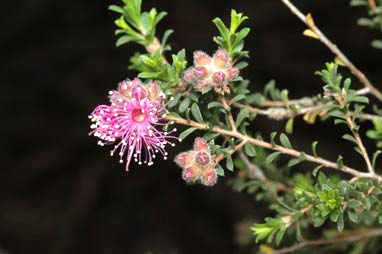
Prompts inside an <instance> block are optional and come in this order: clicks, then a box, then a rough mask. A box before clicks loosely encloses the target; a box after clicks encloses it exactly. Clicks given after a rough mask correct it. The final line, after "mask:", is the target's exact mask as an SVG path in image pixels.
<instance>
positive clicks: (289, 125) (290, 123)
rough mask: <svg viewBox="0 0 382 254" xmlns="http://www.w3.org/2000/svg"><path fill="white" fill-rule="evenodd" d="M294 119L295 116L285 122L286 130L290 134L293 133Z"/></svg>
mask: <svg viewBox="0 0 382 254" xmlns="http://www.w3.org/2000/svg"><path fill="white" fill-rule="evenodd" d="M293 120H294V118H293V117H292V118H289V120H288V121H287V123H286V124H285V132H286V133H288V134H292V133H293Z"/></svg>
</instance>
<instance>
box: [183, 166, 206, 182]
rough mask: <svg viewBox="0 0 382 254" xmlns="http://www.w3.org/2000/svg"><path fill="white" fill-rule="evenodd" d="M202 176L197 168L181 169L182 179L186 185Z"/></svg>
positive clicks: (200, 170)
mask: <svg viewBox="0 0 382 254" xmlns="http://www.w3.org/2000/svg"><path fill="white" fill-rule="evenodd" d="M201 175H202V169H201V168H200V167H197V166H191V167H187V168H185V169H183V172H182V178H183V180H185V181H186V182H188V183H192V182H196V181H197V180H199V178H200V176H201Z"/></svg>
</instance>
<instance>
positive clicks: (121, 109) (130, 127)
mask: <svg viewBox="0 0 382 254" xmlns="http://www.w3.org/2000/svg"><path fill="white" fill-rule="evenodd" d="M109 95H110V96H109V100H110V105H99V106H97V107H96V108H95V109H94V111H93V112H92V113H91V115H90V116H89V118H90V119H91V121H92V122H93V123H92V124H91V126H90V127H91V129H93V130H92V131H91V132H90V133H89V134H90V135H94V136H95V137H97V138H99V139H100V141H98V144H99V145H101V146H103V145H105V144H106V145H109V144H115V146H114V149H113V150H112V151H111V153H110V154H111V155H114V153H115V152H118V155H119V156H120V163H123V162H124V158H125V159H126V171H128V169H129V164H130V161H131V160H132V158H133V157H134V161H135V162H138V164H142V163H146V164H147V165H149V166H150V165H152V164H153V159H154V158H155V157H156V154H158V153H159V154H162V155H163V156H164V159H167V152H166V150H165V146H166V145H167V144H171V145H172V146H175V144H174V143H171V142H169V141H168V140H169V139H176V137H174V136H171V135H170V134H171V133H172V132H174V131H176V129H173V130H172V131H171V132H169V133H167V132H163V131H161V130H159V129H158V127H159V126H163V125H166V123H164V122H163V121H161V120H162V119H163V118H164V117H165V114H163V111H164V109H165V107H166V104H165V103H164V94H163V92H161V91H160V87H159V84H158V82H155V81H149V82H148V83H147V84H143V83H142V82H141V81H140V80H139V79H134V80H126V81H122V82H121V83H119V85H118V89H117V90H114V91H110V92H109Z"/></svg>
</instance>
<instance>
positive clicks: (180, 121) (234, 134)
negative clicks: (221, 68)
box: [166, 115, 382, 180]
mask: <svg viewBox="0 0 382 254" xmlns="http://www.w3.org/2000/svg"><path fill="white" fill-rule="evenodd" d="M166 120H168V121H174V122H176V123H178V124H182V125H188V126H193V127H196V128H198V129H200V130H206V129H209V130H211V131H213V132H215V133H219V134H221V135H223V136H227V137H235V138H238V139H241V140H243V141H247V142H249V143H251V144H254V145H255V146H259V147H263V148H266V149H269V150H274V151H278V152H281V153H283V154H287V155H290V156H292V157H297V158H298V157H300V156H301V154H302V152H300V151H297V150H294V149H292V148H286V147H282V146H279V145H272V144H271V143H268V142H265V141H263V140H258V139H255V138H252V137H250V136H247V135H244V134H242V133H240V132H238V131H231V130H225V129H222V128H220V127H217V126H212V127H209V126H208V125H207V124H204V123H198V122H195V121H191V120H187V119H183V118H180V117H176V116H173V115H167V116H166ZM305 160H307V161H310V162H314V163H316V164H320V165H323V166H325V167H327V168H332V169H336V170H339V171H342V172H345V173H348V174H350V175H353V176H356V177H358V178H375V179H378V180H381V179H382V177H381V176H379V175H377V174H375V173H371V172H368V173H366V172H360V171H358V170H356V169H354V168H351V167H348V166H345V165H343V166H341V165H339V164H338V163H336V162H332V161H329V160H326V159H323V158H321V157H315V156H313V155H309V154H305Z"/></svg>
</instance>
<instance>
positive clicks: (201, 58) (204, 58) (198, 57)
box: [194, 50, 212, 66]
mask: <svg viewBox="0 0 382 254" xmlns="http://www.w3.org/2000/svg"><path fill="white" fill-rule="evenodd" d="M211 61H212V59H211V57H210V56H209V55H207V54H206V53H204V52H203V51H200V50H198V51H195V52H194V65H195V66H205V65H209V64H211Z"/></svg>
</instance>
